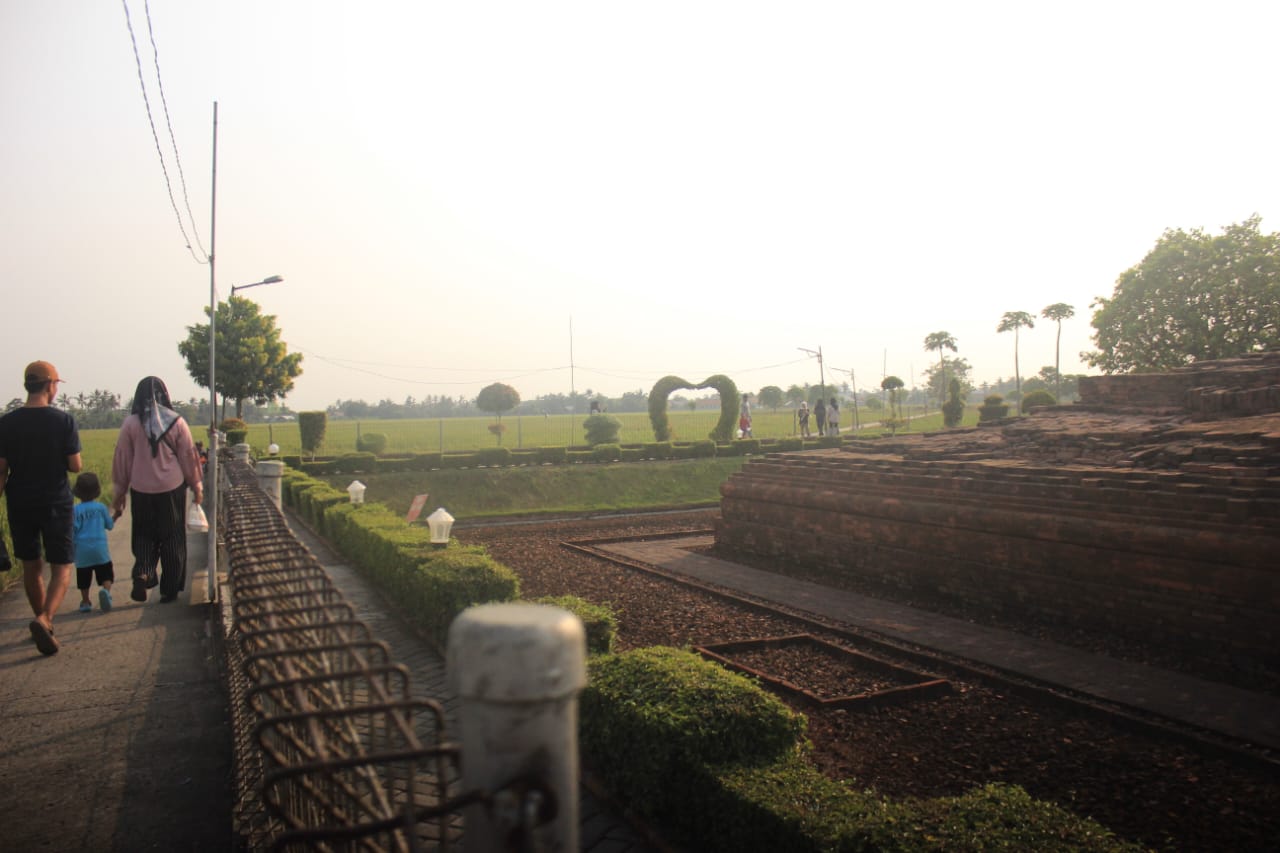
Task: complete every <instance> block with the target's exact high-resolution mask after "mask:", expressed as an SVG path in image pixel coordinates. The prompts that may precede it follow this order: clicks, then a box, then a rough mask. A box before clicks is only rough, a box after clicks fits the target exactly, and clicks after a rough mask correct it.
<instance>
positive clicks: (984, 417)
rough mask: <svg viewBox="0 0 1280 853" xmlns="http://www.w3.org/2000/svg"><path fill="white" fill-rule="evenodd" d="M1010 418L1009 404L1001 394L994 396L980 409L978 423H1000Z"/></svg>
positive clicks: (984, 402) (987, 399) (988, 398)
mask: <svg viewBox="0 0 1280 853" xmlns="http://www.w3.org/2000/svg"><path fill="white" fill-rule="evenodd" d="M1008 416H1009V404H1008V403H1006V402H1005V401H1004V397H1001V396H1000V395H999V394H992V395H990V396H989V397H987V398H986V399H985V400H983V401H982V405H981V406H980V407H979V408H978V423H980V424H983V423H988V422H990V421H998V420H1000V419H1001V418H1007V417H1008Z"/></svg>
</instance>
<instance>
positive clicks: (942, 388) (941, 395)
mask: <svg viewBox="0 0 1280 853" xmlns="http://www.w3.org/2000/svg"><path fill="white" fill-rule="evenodd" d="M924 348H925V351H926V352H933V351H934V350H937V351H938V366H939V367H941V368H942V383H941V384H940V385H939V386H938V405H939V406H942V405H943V404H944V401H945V399H946V390H947V363H946V361H945V360H944V359H943V355H942V351H943V350H947V349H949V350H951V351H952V352H955V351H956V339H955V338H954V337H953V336H952V334H951V333H950V332H930V333H929V334H927V335H925V336H924Z"/></svg>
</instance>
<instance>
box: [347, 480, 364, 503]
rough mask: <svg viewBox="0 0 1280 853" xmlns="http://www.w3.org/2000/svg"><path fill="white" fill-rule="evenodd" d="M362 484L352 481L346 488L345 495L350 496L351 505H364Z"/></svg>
mask: <svg viewBox="0 0 1280 853" xmlns="http://www.w3.org/2000/svg"><path fill="white" fill-rule="evenodd" d="M364 489H365V485H364V483H362V482H360V481H359V480H352V481H351V485H349V486H347V494H348V495H350V496H351V502H352V503H353V504H362V503H364Z"/></svg>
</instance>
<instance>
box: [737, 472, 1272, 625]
mask: <svg viewBox="0 0 1280 853" xmlns="http://www.w3.org/2000/svg"><path fill="white" fill-rule="evenodd" d="M721 494H722V500H721V504H720V511H721V516H722V517H723V518H724V519H725V520H726V522H728V521H730V520H732V522H733V524H735V526H741V525H743V524H745V525H746V526H753V525H756V524H773V525H778V526H782V525H785V524H786V523H787V519H791V523H792V524H797V523H799V524H800V525H801V526H806V527H808V528H809V529H812V530H815V531H820V536H821V538H822V540H823V541H824V542H836V541H840V540H842V539H846V538H852V539H856V540H865V541H866V542H872V543H876V544H884V545H893V544H894V543H895V542H897V543H898V544H899V545H900V546H902V547H909V548H916V549H917V550H921V551H925V550H927V551H931V552H936V553H939V554H950V555H952V556H953V557H955V558H963V557H966V556H971V555H972V554H973V553H975V552H976V553H985V554H987V555H988V558H989V560H990V561H992V562H996V563H1000V562H1003V561H1004V560H1006V559H1009V558H1010V556H1011V555H1012V554H1013V553H1015V552H1020V551H1025V552H1027V553H1038V552H1039V551H1040V550H1041V549H1045V548H1048V549H1050V550H1051V551H1052V552H1053V553H1055V554H1059V555H1061V554H1066V553H1068V552H1069V553H1071V554H1073V555H1075V556H1074V557H1073V558H1072V559H1073V560H1074V561H1076V563H1072V564H1064V566H1063V567H1062V570H1063V571H1080V572H1086V573H1096V572H1098V571H1100V570H1103V569H1104V568H1105V570H1106V571H1112V570H1115V571H1118V570H1120V569H1121V568H1123V569H1124V571H1126V572H1137V571H1139V569H1138V567H1139V566H1141V565H1145V564H1150V568H1149V569H1148V570H1149V571H1152V572H1160V571H1164V570H1163V569H1159V568H1157V567H1158V566H1161V565H1163V564H1164V563H1166V562H1168V561H1169V560H1170V559H1173V560H1174V561H1176V562H1177V563H1179V564H1186V565H1204V566H1218V567H1220V568H1221V569H1222V570H1224V571H1243V572H1247V573H1253V574H1251V575H1250V576H1257V573H1258V572H1261V573H1263V574H1264V575H1267V576H1274V575H1276V571H1275V554H1276V553H1277V551H1278V550H1280V530H1277V528H1276V527H1275V525H1270V526H1251V527H1242V526H1240V525H1203V524H1202V525H1189V524H1183V523H1180V522H1179V523H1174V524H1167V523H1157V522H1153V521H1149V520H1145V519H1144V520H1142V521H1140V522H1138V521H1135V519H1133V518H1131V517H1123V518H1119V517H1107V516H1102V515H1100V514H1098V513H1093V514H1085V513H1079V514H1075V513H1063V512H1045V511H1039V510H1037V509H1034V508H1027V507H1017V506H1012V505H997V504H992V503H989V502H988V503H981V502H959V501H946V500H939V499H937V497H936V496H934V498H933V499H932V500H912V499H899V498H898V497H897V496H894V497H893V498H886V497H885V496H883V495H876V494H867V493H854V492H849V491H840V490H836V489H830V488H820V489H815V488H811V487H806V486H797V485H796V484H795V483H793V482H783V483H778V482H774V483H770V482H767V481H761V480H754V481H746V480H740V479H739V478H737V477H734V478H730V479H729V480H728V481H727V482H726V483H725V484H724V485H723V486H722V487H721ZM899 539H901V540H902V541H900V542H899V541H898V540H899ZM1170 555H1176V556H1175V557H1172V558H1171V557H1170ZM1278 603H1280V602H1278Z"/></svg>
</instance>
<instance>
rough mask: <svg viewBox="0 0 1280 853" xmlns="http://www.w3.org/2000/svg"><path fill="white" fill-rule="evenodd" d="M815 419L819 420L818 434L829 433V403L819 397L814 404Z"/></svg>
mask: <svg viewBox="0 0 1280 853" xmlns="http://www.w3.org/2000/svg"><path fill="white" fill-rule="evenodd" d="M813 419H814V420H815V421H817V422H818V435H826V434H827V404H826V403H824V402H823V401H822V398H821V397H819V398H818V402H816V403H814V404H813Z"/></svg>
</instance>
